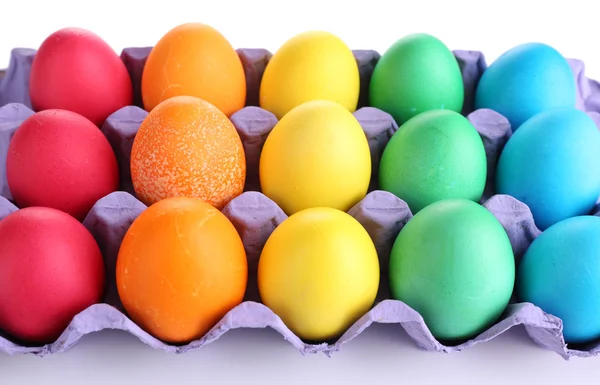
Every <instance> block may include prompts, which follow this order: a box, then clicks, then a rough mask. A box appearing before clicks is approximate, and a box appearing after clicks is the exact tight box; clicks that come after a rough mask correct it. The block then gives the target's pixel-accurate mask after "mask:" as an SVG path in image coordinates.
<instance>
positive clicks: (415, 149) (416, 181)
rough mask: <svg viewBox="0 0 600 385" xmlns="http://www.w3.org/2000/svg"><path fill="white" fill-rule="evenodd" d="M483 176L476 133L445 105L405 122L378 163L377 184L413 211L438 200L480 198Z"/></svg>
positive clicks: (484, 170) (484, 167) (482, 153)
mask: <svg viewBox="0 0 600 385" xmlns="http://www.w3.org/2000/svg"><path fill="white" fill-rule="evenodd" d="M486 176H487V160H486V155H485V148H484V146H483V141H482V140H481V137H480V136H479V133H478V132H477V130H476V129H475V127H473V125H472V124H471V122H469V120H468V119H467V118H465V117H464V116H462V115H461V114H459V113H457V112H454V111H450V110H431V111H427V112H424V113H422V114H420V115H417V116H415V117H414V118H412V119H410V120H409V121H407V122H406V123H404V124H403V125H402V126H401V127H400V129H399V130H398V131H396V133H394V135H393V136H392V138H391V139H390V141H389V142H388V144H387V145H386V147H385V149H384V151H383V154H382V156H381V161H380V164H379V188H380V189H382V190H385V191H389V192H391V193H392V194H394V195H396V196H397V197H398V198H400V199H402V200H404V201H405V202H406V203H407V204H408V206H409V207H410V209H411V211H412V212H413V213H416V212H418V211H419V210H421V209H422V208H423V207H425V206H427V205H429V204H431V203H434V202H437V201H439V200H443V199H451V198H463V199H470V200H473V201H479V200H480V199H481V196H482V194H483V190H484V188H485V181H486Z"/></svg>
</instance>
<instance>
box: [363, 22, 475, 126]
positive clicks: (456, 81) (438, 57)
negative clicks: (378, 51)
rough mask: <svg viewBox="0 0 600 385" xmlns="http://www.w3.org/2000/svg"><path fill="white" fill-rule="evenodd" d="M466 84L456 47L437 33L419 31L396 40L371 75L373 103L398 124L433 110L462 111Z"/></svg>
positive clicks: (370, 98) (371, 99) (370, 92)
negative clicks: (428, 33)
mask: <svg viewBox="0 0 600 385" xmlns="http://www.w3.org/2000/svg"><path fill="white" fill-rule="evenodd" d="M463 102H464V85H463V78H462V74H461V71H460V67H459V65H458V62H457V61H456V58H455V57H454V54H453V53H452V51H450V50H449V49H448V47H446V45H444V43H443V42H441V41H440V40H439V39H437V38H436V37H433V36H431V35H427V34H423V33H417V34H412V35H408V36H406V37H403V38H402V39H400V40H398V41H397V42H396V43H394V44H393V45H392V46H391V47H390V48H389V49H388V50H387V51H386V52H385V53H384V54H383V55H382V56H381V58H380V59H379V61H378V62H377V65H376V66H375V69H374V70H373V75H372V77H371V83H370V90H369V103H370V105H371V106H373V107H377V108H379V109H381V110H383V111H385V112H387V113H389V114H391V115H392V116H393V117H394V119H395V120H396V122H398V124H402V123H404V122H406V121H407V120H409V119H410V118H412V117H414V116H416V115H418V114H420V113H422V112H425V111H429V110H435V109H447V110H451V111H456V112H460V111H461V110H462V107H463Z"/></svg>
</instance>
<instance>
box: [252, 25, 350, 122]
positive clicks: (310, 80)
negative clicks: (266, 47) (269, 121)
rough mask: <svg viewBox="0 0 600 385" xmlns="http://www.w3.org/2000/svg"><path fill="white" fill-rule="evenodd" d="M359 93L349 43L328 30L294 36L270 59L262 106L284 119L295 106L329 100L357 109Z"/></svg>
mask: <svg viewBox="0 0 600 385" xmlns="http://www.w3.org/2000/svg"><path fill="white" fill-rule="evenodd" d="M359 92H360V75H359V71H358V64H357V63H356V59H355V58H354V55H353V54H352V51H351V50H350V48H348V46H347V45H346V44H345V43H344V42H343V41H342V40H341V39H340V38H339V37H337V36H335V35H333V34H331V33H329V32H325V31H308V32H304V33H301V34H299V35H296V36H294V37H293V38H291V39H290V40H288V41H287V42H285V44H283V46H281V48H279V50H277V52H275V54H274V55H273V57H272V58H271V60H270V61H269V63H268V64H267V67H266V68H265V72H264V74H263V77H262V81H261V84H260V93H259V101H260V107H262V108H264V109H265V110H267V111H270V112H271V113H273V114H274V115H275V116H277V118H278V119H281V118H282V117H283V116H284V115H285V114H287V113H288V112H289V111H290V110H292V109H293V108H294V107H297V106H299V105H300V104H303V103H305V102H308V101H312V100H329V101H334V102H337V103H339V104H341V105H342V106H344V107H345V108H346V109H347V110H348V111H350V112H354V110H356V106H357V104H358V95H359Z"/></svg>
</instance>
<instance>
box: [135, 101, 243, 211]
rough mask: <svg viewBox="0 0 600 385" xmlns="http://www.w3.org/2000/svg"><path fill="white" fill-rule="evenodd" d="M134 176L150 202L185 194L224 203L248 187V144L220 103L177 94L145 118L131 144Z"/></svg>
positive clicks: (144, 199)
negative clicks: (220, 107)
mask: <svg viewBox="0 0 600 385" xmlns="http://www.w3.org/2000/svg"><path fill="white" fill-rule="evenodd" d="M131 179H132V182H133V187H134V189H135V193H136V195H137V197H138V199H140V200H141V201H142V202H144V203H145V204H147V205H151V204H153V203H156V202H158V201H160V200H162V199H166V198H171V197H177V196H183V197H188V198H199V199H201V200H203V201H205V202H207V203H209V204H211V205H213V206H214V207H216V208H218V209H222V208H223V207H224V206H225V205H226V204H227V203H228V202H229V201H230V200H232V199H233V198H235V197H236V196H238V195H240V194H241V193H242V192H243V191H244V181H245V179H246V156H245V154H244V147H243V146H242V141H241V139H240V136H239V135H238V133H237V131H236V129H235V127H234V126H233V124H232V123H231V121H230V120H229V119H228V118H227V116H225V114H224V113H223V112H221V111H220V110H219V109H218V108H216V107H215V106H213V105H212V104H210V103H208V102H206V101H204V100H202V99H199V98H196V97H193V96H176V97H173V98H171V99H167V100H165V101H164V102H162V103H160V104H159V105H158V106H156V108H154V109H153V110H152V111H151V112H150V113H149V114H148V116H147V117H146V119H144V121H143V122H142V124H141V126H140V128H139V130H138V133H137V134H136V136H135V139H134V141H133V148H132V150H131Z"/></svg>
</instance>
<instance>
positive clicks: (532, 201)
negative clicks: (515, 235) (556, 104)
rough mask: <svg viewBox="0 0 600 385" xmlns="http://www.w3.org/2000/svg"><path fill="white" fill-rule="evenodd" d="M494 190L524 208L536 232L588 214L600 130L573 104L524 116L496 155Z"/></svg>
mask: <svg viewBox="0 0 600 385" xmlns="http://www.w3.org/2000/svg"><path fill="white" fill-rule="evenodd" d="M496 189H497V192H498V193H500V194H506V195H512V196H513V197H515V198H517V199H518V200H520V201H521V202H523V203H525V204H526V205H527V206H529V209H530V210H531V213H532V214H533V218H534V220H535V224H536V225H537V227H538V228H539V229H540V230H544V229H546V228H548V227H550V226H551V225H553V224H554V223H557V222H559V221H561V220H564V219H567V218H569V217H573V216H577V215H583V214H588V213H589V212H590V211H591V210H592V208H593V207H594V205H595V204H596V201H597V200H598V197H599V196H600V132H599V131H598V128H597V127H596V124H595V123H594V121H593V120H592V119H591V118H590V117H589V116H588V115H587V114H586V113H585V112H582V111H579V110H577V109H575V108H560V109H559V108H557V109H553V110H548V111H545V112H542V113H539V114H537V115H535V116H534V117H533V118H531V119H529V120H527V121H526V122H525V123H523V125H522V126H521V127H520V128H519V129H518V130H517V131H516V132H515V133H514V134H513V135H512V136H511V137H510V139H509V140H508V142H507V143H506V145H505V147H504V149H503V151H502V153H501V154H500V158H499V160H498V164H497V170H496Z"/></svg>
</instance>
